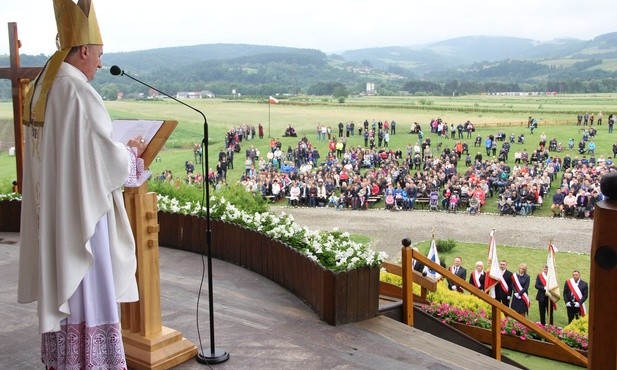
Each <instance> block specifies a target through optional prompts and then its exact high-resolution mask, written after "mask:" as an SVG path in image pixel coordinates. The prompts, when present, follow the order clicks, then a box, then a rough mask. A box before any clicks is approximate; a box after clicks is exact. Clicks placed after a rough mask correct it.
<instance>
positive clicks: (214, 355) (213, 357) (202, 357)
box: [109, 65, 229, 365]
mask: <svg viewBox="0 0 617 370" xmlns="http://www.w3.org/2000/svg"><path fill="white" fill-rule="evenodd" d="M109 73H111V74H112V75H114V76H126V77H128V78H130V79H131V80H133V81H135V82H138V83H140V84H142V85H144V86H146V87H149V88H150V89H152V90H154V91H156V92H158V93H160V94H163V95H165V96H166V97H168V98H169V99H171V100H173V101H176V102H178V103H180V104H182V105H184V106H185V107H188V108H191V109H192V110H194V111H195V112H197V113H199V114H201V116H202V117H203V119H204V138H203V140H202V142H201V145H202V148H204V150H202V152H204V160H203V161H202V162H201V165H202V169H203V171H202V172H203V177H202V178H203V188H205V205H206V207H205V208H206V248H207V249H206V253H207V255H208V303H209V309H210V353H205V352H204V349H203V346H202V344H201V334H200V330H199V318H198V319H197V336H198V337H199V346H200V347H201V348H200V349H201V351H200V353H199V354H198V355H197V358H196V360H197V362H199V363H201V364H205V365H209V364H218V363H221V362H225V361H227V360H228V359H229V353H228V352H227V351H225V350H220V349H219V350H217V349H216V348H215V346H214V293H213V288H212V285H213V284H212V229H211V228H210V184H209V183H208V172H206V170H208V169H209V167H208V120H206V115H205V114H204V113H203V112H202V111H200V110H199V109H197V108H195V107H193V106H191V105H189V104H186V103H185V102H183V101H181V100H178V99H176V98H175V97H173V96H171V95H169V94H167V93H165V92H163V91H161V90H159V89H157V88H156V87H153V86H150V85H148V84H147V83H145V82H143V81H141V80H138V79H137V78H135V77H133V76H131V75H129V74H127V73H125V72H124V71H123V70H122V69H121V68H120V67H118V66H117V65H113V66H111V68H110V69H109ZM202 204H203V203H202ZM201 257H202V261H203V253H202V254H201ZM202 279H203V275H202ZM199 296H201V285H200V287H199V294H198V297H197V308H198V309H197V312H198V313H199Z"/></svg>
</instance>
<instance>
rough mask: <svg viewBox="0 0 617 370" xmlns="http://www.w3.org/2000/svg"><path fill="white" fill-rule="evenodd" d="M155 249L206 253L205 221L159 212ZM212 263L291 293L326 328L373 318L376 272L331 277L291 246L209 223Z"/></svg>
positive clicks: (357, 271) (223, 224)
mask: <svg viewBox="0 0 617 370" xmlns="http://www.w3.org/2000/svg"><path fill="white" fill-rule="evenodd" d="M158 215H159V226H160V232H159V244H160V245H162V246H165V247H169V248H175V249H180V250H185V251H189V252H194V253H205V252H206V238H205V232H206V220H205V219H204V218H203V217H197V216H185V215H178V214H173V213H166V212H159V213H158ZM210 227H211V229H212V246H211V247H212V257H213V258H217V259H221V260H223V261H226V262H230V263H233V264H236V265H239V266H241V267H244V268H246V269H249V270H251V271H254V272H256V273H258V274H260V275H262V276H264V277H267V278H268V279H270V280H272V281H274V282H276V283H278V284H280V285H282V286H283V287H285V288H287V289H289V290H290V291H291V292H292V293H294V294H295V295H296V296H298V297H299V298H301V299H302V300H303V301H305V302H306V303H307V304H308V305H309V306H310V307H311V308H312V309H313V311H315V312H316V313H317V314H318V315H319V318H320V319H321V320H324V321H326V322H327V323H329V324H330V325H340V324H346V323H352V322H358V321H363V320H366V319H369V318H372V317H375V316H377V314H378V309H379V307H378V306H379V267H378V266H376V267H372V268H368V267H367V268H360V269H355V270H351V271H346V272H338V273H334V272H332V271H329V270H326V269H324V268H323V267H321V266H319V265H318V264H317V263H316V262H314V261H312V260H311V259H309V258H307V257H305V256H304V255H302V254H300V253H299V252H298V251H297V250H295V249H293V248H291V247H290V246H288V245H286V244H284V243H282V242H279V241H278V240H274V239H271V238H270V237H269V236H267V235H265V234H262V233H259V232H257V231H255V230H251V229H247V228H244V227H241V226H238V225H234V224H230V223H227V222H222V221H214V220H213V221H211V222H210Z"/></svg>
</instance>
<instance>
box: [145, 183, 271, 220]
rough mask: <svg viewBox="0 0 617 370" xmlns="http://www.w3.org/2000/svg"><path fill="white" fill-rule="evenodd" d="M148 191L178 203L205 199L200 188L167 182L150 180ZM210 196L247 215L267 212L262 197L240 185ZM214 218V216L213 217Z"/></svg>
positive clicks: (266, 203)
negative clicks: (230, 204)
mask: <svg viewBox="0 0 617 370" xmlns="http://www.w3.org/2000/svg"><path fill="white" fill-rule="evenodd" d="M148 190H149V191H153V192H155V193H157V194H159V195H162V196H167V197H169V198H175V199H177V200H178V201H179V202H180V203H193V204H198V203H201V202H202V200H203V199H205V194H204V191H203V189H202V188H201V187H197V186H192V185H185V184H181V185H180V186H175V185H172V184H170V183H168V182H167V181H159V180H152V181H149V182H148ZM211 195H215V196H217V197H219V198H220V197H223V198H225V199H226V200H227V201H228V202H230V203H232V204H234V205H236V207H238V209H241V210H243V211H245V212H248V213H261V212H267V211H268V209H269V204H268V202H266V201H265V200H264V199H263V198H262V197H260V196H255V194H253V193H250V192H247V191H245V190H244V188H243V187H242V186H240V185H231V186H225V187H221V188H220V189H216V190H212V191H211ZM213 217H214V215H213Z"/></svg>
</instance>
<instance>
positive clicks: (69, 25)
mask: <svg viewBox="0 0 617 370" xmlns="http://www.w3.org/2000/svg"><path fill="white" fill-rule="evenodd" d="M54 12H55V13H56V26H57V28H58V38H59V41H60V49H61V50H63V49H66V48H72V47H74V46H80V45H88V44H94V45H103V38H102V37H101V31H100V30H99V23H98V22H97V20H96V13H95V12H94V5H93V4H92V1H90V0H79V1H78V2H77V4H76V3H75V2H73V0H54Z"/></svg>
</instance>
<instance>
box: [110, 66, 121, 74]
mask: <svg viewBox="0 0 617 370" xmlns="http://www.w3.org/2000/svg"><path fill="white" fill-rule="evenodd" d="M109 73H111V74H112V75H114V76H119V75H123V74H124V71H123V70H122V69H120V67H118V66H116V65H113V66H111V68H110V69H109Z"/></svg>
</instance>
